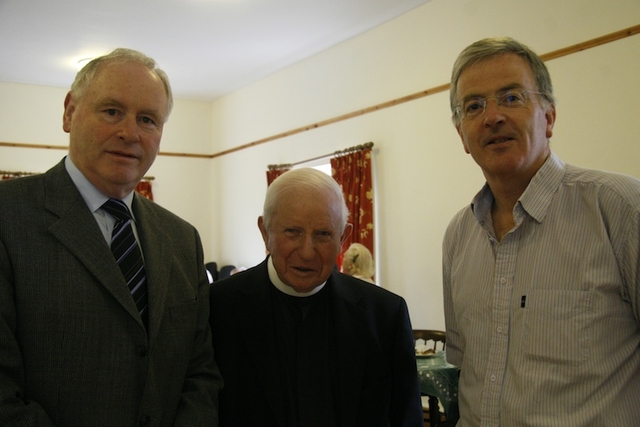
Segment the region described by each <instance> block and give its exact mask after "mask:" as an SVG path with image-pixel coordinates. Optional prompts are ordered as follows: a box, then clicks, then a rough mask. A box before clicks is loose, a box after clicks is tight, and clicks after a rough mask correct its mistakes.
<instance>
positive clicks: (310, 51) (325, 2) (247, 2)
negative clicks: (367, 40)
mask: <svg viewBox="0 0 640 427" xmlns="http://www.w3.org/2000/svg"><path fill="white" fill-rule="evenodd" d="M428 1H429V0H102V1H96V0H0V81H2V82H13V83H27V84H36V85H46V86H57V87H64V88H68V87H69V86H70V85H71V82H72V81H73V78H74V76H75V73H76V72H77V70H78V69H79V68H80V67H79V66H78V61H79V60H81V59H83V58H90V57H94V56H98V55H101V54H104V53H107V52H109V51H111V50H112V49H114V48H116V47H129V48H133V49H137V50H140V51H142V52H144V53H146V54H148V55H149V56H152V57H153V58H154V59H156V61H157V62H158V63H159V65H160V67H161V68H162V69H164V70H165V71H166V72H167V74H169V78H170V80H171V85H172V87H173V91H174V96H176V97H178V98H185V99H195V100H203V101H212V100H215V99H217V98H219V97H221V96H223V95H225V94H227V93H230V92H233V91H235V90H238V89H240V88H242V87H245V86H247V85H249V84H251V83H253V82H255V81H257V80H260V79H262V78H264V77H266V76H267V75H269V74H271V73H274V72H276V71H278V70H280V69H283V68H285V67H287V66H289V65H291V64H294V63H295V62H298V61H300V60H303V59H305V58H307V57H310V56H312V55H314V54H316V53H318V52H321V51H323V50H325V49H327V48H330V47H332V46H334V45H336V44H338V43H340V42H342V41H345V40H347V39H349V38H352V37H354V36H356V35H358V34H360V33H363V32H365V31H367V30H369V29H371V28H373V27H376V26H378V25H380V24H382V23H384V22H386V21H389V20H391V19H393V18H395V17H397V16H399V15H401V14H403V13H405V12H408V11H410V10H411V9H414V8H416V7H418V6H420V5H422V4H424V3H427V2H428Z"/></svg>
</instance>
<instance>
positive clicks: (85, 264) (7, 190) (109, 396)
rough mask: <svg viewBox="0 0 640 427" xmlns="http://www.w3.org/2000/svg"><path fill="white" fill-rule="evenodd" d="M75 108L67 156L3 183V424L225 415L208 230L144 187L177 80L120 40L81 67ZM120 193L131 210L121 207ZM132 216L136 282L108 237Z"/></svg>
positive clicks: (168, 422) (148, 422) (157, 421)
mask: <svg viewBox="0 0 640 427" xmlns="http://www.w3.org/2000/svg"><path fill="white" fill-rule="evenodd" d="M64 107H65V109H64V115H63V129H64V130H65V131H66V132H68V133H69V135H70V146H69V155H68V156H67V157H66V158H65V159H63V160H62V161H61V162H60V163H59V164H58V165H57V166H54V167H53V168H52V169H51V170H49V171H48V172H46V173H44V174H42V175H38V176H34V177H28V178H20V179H16V180H11V181H5V182H3V183H1V184H0V200H1V201H2V209H1V210H0V425H1V426H3V427H11V426H37V427H49V426H58V427H63V426H69V427H71V426H74V427H88V426H134V425H135V426H158V427H161V426H162V427H164V426H166V427H169V426H185V427H194V426H207V427H210V426H216V425H217V397H218V392H219V390H220V388H221V387H222V379H221V377H220V375H219V371H218V369H217V366H216V364H215V362H214V359H213V350H212V346H211V332H210V328H209V323H208V318H209V302H208V295H209V285H208V281H207V278H206V274H205V267H204V263H203V251H202V246H201V242H200V238H199V236H198V233H197V231H196V230H195V229H194V228H193V227H192V226H191V225H189V224H188V223H186V222H185V221H183V220H181V219H180V218H178V217H177V216H175V215H173V214H172V213H170V212H168V211H167V210H165V209H163V208H161V207H160V206H158V205H156V204H154V203H153V202H151V201H149V200H147V199H145V198H143V197H140V196H138V195H136V194H134V191H133V190H134V188H135V186H136V184H137V183H138V182H139V180H140V179H141V178H142V176H143V175H144V174H145V173H146V172H147V170H148V169H149V167H150V166H151V164H152V163H153V161H154V159H155V157H156V155H157V153H158V149H159V144H160V139H161V136H162V129H163V125H164V123H165V122H166V120H167V119H168V117H169V113H170V112H171V107H172V95H171V89H170V86H169V82H168V79H167V77H166V75H165V73H164V72H162V71H161V70H159V69H158V68H157V67H156V64H155V62H154V61H153V60H152V59H151V58H148V57H146V56H145V55H143V54H141V53H139V52H136V51H132V50H129V49H117V50H115V51H114V52H112V53H111V54H109V55H106V56H104V57H100V58H97V59H94V60H93V61H92V62H90V63H89V64H87V65H86V66H85V67H84V68H83V69H82V70H81V71H80V72H79V73H78V76H77V77H76V80H75V82H74V83H73V85H72V87H71V90H70V92H69V93H68V95H67V97H66V99H65V102H64ZM109 199H115V201H116V202H117V204H119V206H123V207H124V206H126V209H124V210H125V211H130V213H132V216H133V218H132V219H129V220H125V221H122V222H121V221H119V220H118V219H116V217H114V216H112V214H111V211H107V210H106V208H105V207H103V204H104V203H105V202H106V201H107V200H109ZM121 223H128V224H130V225H131V226H132V227H129V229H128V230H129V233H128V235H129V236H131V242H132V244H131V251H133V252H134V253H137V254H138V256H137V257H136V260H137V261H136V262H138V266H137V267H136V270H135V271H136V274H137V276H136V277H137V278H136V279H135V284H136V288H135V290H133V291H131V290H130V289H129V286H130V285H129V286H128V283H131V282H130V281H129V280H128V279H127V278H126V277H128V275H127V272H126V270H124V269H123V270H121V268H122V263H121V262H119V261H116V257H115V255H114V253H116V250H115V249H114V252H113V253H112V250H111V249H110V244H111V241H112V240H111V239H112V231H113V230H114V229H116V230H118V229H121V228H119V227H121V225H119V224H121ZM123 228H124V227H123ZM131 229H133V233H131ZM118 233H119V232H116V233H113V234H114V236H113V241H114V242H115V241H116V234H118ZM123 234H124V233H123ZM136 241H137V243H138V245H136V243H135V242H136ZM138 247H139V248H140V249H141V252H142V259H141V258H140V256H139V252H138V249H137V248H138ZM142 260H143V262H142ZM140 290H141V293H140ZM132 292H133V294H132ZM136 292H138V293H136ZM134 295H136V296H135V299H136V300H135V301H134Z"/></svg>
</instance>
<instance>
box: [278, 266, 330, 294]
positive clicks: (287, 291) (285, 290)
mask: <svg viewBox="0 0 640 427" xmlns="http://www.w3.org/2000/svg"><path fill="white" fill-rule="evenodd" d="M267 270H268V271H269V280H271V283H273V286H274V287H275V288H276V289H278V290H279V291H280V292H282V293H283V294H286V295H291V296H293V297H309V296H311V295H315V294H317V293H318V292H320V291H321V290H322V288H324V286H325V285H326V284H327V282H326V281H325V282H324V283H323V284H321V285H319V286H316V287H315V288H313V289H312V290H311V291H310V292H296V291H295V289H293V288H292V287H291V286H289V285H287V284H285V283H284V282H283V281H282V280H280V277H278V273H277V272H276V268H275V267H274V266H273V259H272V258H271V257H269V259H268V260H267Z"/></svg>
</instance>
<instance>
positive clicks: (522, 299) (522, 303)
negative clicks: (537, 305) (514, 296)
mask: <svg viewBox="0 0 640 427" xmlns="http://www.w3.org/2000/svg"><path fill="white" fill-rule="evenodd" d="M526 304H527V296H526V295H522V296H521V297H520V308H525V306H526Z"/></svg>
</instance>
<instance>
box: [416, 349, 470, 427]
mask: <svg viewBox="0 0 640 427" xmlns="http://www.w3.org/2000/svg"><path fill="white" fill-rule="evenodd" d="M416 364H417V365H418V378H419V381H420V391H421V392H422V393H424V394H426V395H427V396H429V419H430V420H436V419H438V418H439V412H440V411H439V409H438V401H439V402H440V403H441V404H442V407H443V408H444V412H445V414H446V415H447V419H457V418H458V417H459V413H458V376H459V372H460V368H459V367H457V366H455V365H452V364H450V363H447V361H446V360H445V356H444V352H438V353H437V354H435V355H433V356H431V357H426V358H423V357H420V356H417V357H416Z"/></svg>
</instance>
